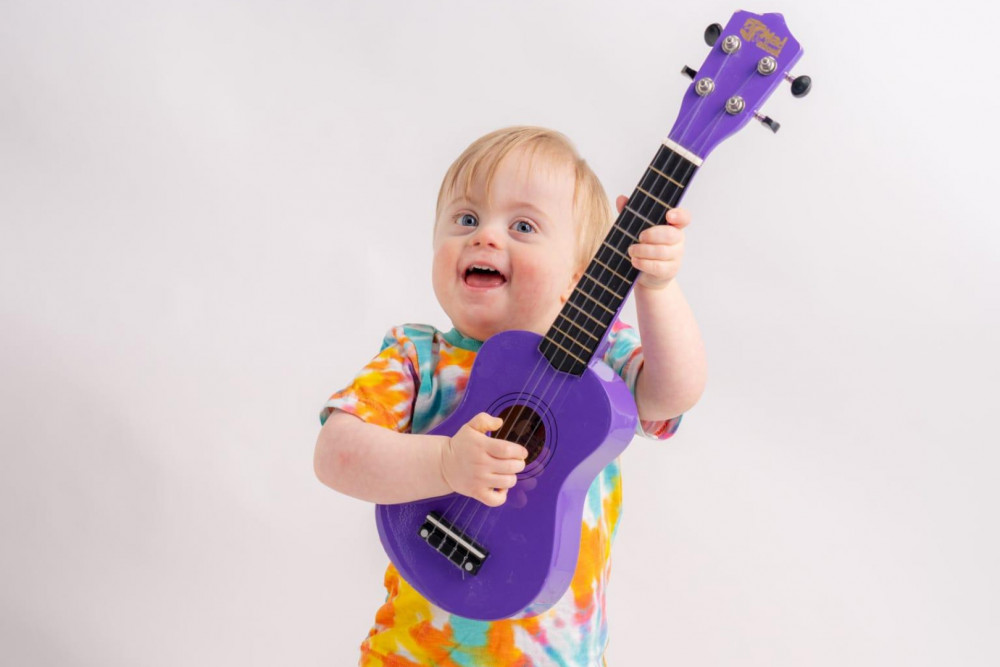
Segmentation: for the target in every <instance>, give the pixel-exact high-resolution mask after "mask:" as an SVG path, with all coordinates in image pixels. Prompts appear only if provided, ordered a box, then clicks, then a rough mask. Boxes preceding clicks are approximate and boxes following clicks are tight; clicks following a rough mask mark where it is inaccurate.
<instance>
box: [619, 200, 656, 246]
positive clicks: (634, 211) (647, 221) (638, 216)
mask: <svg viewBox="0 0 1000 667" xmlns="http://www.w3.org/2000/svg"><path fill="white" fill-rule="evenodd" d="M625 210H626V211H628V212H629V213H631V214H632V215H634V216H635V217H637V218H639V219H640V220H642V221H643V222H645V223H646V224H647V225H649V226H650V227H652V226H653V225H655V224H656V223H655V222H653V221H652V220H650V219H649V218H647V217H646V216H644V215H643V214H642V213H639V211H637V210H635V209H634V208H632V207H631V206H629V205H628V204H626V205H625ZM629 236H631V234H629ZM632 238H635V237H634V236H632ZM635 240H636V241H638V240H639V239H635Z"/></svg>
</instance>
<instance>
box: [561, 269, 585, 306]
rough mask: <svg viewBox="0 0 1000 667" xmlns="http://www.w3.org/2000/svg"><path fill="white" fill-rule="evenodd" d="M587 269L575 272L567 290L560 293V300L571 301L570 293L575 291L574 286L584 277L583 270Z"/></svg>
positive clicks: (563, 301) (562, 301)
mask: <svg viewBox="0 0 1000 667" xmlns="http://www.w3.org/2000/svg"><path fill="white" fill-rule="evenodd" d="M584 270H585V269H579V270H577V271H576V273H574V274H573V277H572V278H571V279H570V281H569V285H567V286H566V291H565V292H563V293H562V294H560V295H559V302H560V303H566V302H567V301H569V295H570V294H572V293H573V288H574V287H576V284H577V283H578V282H580V278H581V277H583V272H584Z"/></svg>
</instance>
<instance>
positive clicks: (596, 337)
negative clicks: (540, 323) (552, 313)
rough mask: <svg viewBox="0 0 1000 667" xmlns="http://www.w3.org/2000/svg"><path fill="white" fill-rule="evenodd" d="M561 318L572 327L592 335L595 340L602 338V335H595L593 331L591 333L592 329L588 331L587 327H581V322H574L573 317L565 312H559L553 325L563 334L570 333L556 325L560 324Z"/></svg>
mask: <svg viewBox="0 0 1000 667" xmlns="http://www.w3.org/2000/svg"><path fill="white" fill-rule="evenodd" d="M560 320H561V321H563V322H565V323H566V324H568V325H569V326H570V327H572V328H574V329H578V330H579V331H582V332H583V333H585V334H587V335H588V336H590V337H591V338H593V339H594V340H595V341H599V340H601V338H600V336H595V335H594V334H592V333H591V332H590V331H588V330H587V329H585V328H583V327H581V326H580V325H579V324H577V323H576V322H574V321H573V320H571V319H569V318H567V317H566V315H565V314H563V313H559V317H557V318H556V321H555V322H553V323H552V326H553V327H554V328H555V329H556V330H558V331H559V332H561V333H563V334H566V335H569V334H568V333H567V332H565V331H563V330H562V329H560V328H559V327H557V326H556V324H558V323H559V321H560Z"/></svg>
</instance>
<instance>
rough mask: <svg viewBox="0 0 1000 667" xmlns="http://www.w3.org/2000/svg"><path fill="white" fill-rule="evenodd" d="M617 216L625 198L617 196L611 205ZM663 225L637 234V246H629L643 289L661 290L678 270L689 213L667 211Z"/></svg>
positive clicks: (635, 244)
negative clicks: (614, 204)
mask: <svg viewBox="0 0 1000 667" xmlns="http://www.w3.org/2000/svg"><path fill="white" fill-rule="evenodd" d="M615 203H616V204H617V206H618V212H619V213H621V211H622V209H623V208H624V207H625V204H627V203H628V198H627V197H625V196H619V197H618V199H617V201H616V202H615ZM666 218H667V224H665V225H656V226H655V227H650V228H649V229H647V230H645V231H643V232H642V233H641V234H639V243H633V244H632V245H631V246H630V247H629V249H628V254H629V255H630V256H631V257H632V265H633V266H634V267H635V268H637V269H639V271H641V273H640V274H639V278H638V280H636V284H637V285H641V286H642V287H645V288H647V289H661V288H663V287H666V286H667V285H669V284H670V281H671V280H673V279H674V277H675V276H676V275H677V272H678V271H679V270H680V268H681V258H682V257H683V256H684V228H685V227H687V226H688V224H690V222H691V214H690V213H688V212H687V210H686V209H683V208H675V209H671V210H669V211H667V216H666Z"/></svg>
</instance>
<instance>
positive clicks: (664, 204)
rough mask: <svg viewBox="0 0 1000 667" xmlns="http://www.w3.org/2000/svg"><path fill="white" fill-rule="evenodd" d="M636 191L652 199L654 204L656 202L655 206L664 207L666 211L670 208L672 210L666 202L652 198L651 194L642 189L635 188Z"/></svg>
mask: <svg viewBox="0 0 1000 667" xmlns="http://www.w3.org/2000/svg"><path fill="white" fill-rule="evenodd" d="M636 190H638V191H639V192H641V193H642V194H644V195H646V196H647V197H649V198H650V199H652V200H653V201H655V202H656V203H657V204H659V205H660V206H663V207H665V208H666V209H667V210H670V209H672V208H673V206H671V205H670V204H668V203H667V202H665V201H662V200H660V199H659V198H657V197H655V196H653V193H651V192H647V191H646V190H643V189H642V188H640V187H636Z"/></svg>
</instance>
